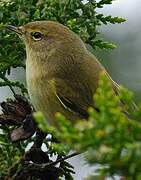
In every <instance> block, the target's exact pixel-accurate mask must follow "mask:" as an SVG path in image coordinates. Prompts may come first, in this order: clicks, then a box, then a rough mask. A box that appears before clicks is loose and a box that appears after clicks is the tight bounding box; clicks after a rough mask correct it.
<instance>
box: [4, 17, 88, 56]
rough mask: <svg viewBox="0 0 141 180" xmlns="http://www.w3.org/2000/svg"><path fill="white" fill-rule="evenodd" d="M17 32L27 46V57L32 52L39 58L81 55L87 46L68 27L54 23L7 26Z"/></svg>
mask: <svg viewBox="0 0 141 180" xmlns="http://www.w3.org/2000/svg"><path fill="white" fill-rule="evenodd" d="M7 27H8V29H10V30H12V31H15V32H16V33H17V34H18V35H19V36H20V37H21V39H23V41H24V43H25V45H26V51H27V55H28V53H30V52H31V51H32V52H33V53H36V54H37V55H38V56H42V54H44V55H45V56H47V55H48V54H49V55H50V54H52V53H55V52H58V53H60V55H61V54H62V55H63V54H64V53H66V54H69V53H70V54H75V53H76V52H77V54H79V52H80V53H81V52H84V49H85V45H84V43H83V42H82V41H81V39H80V38H79V37H78V36H77V35H76V34H75V33H73V32H72V31H71V30H69V28H67V27H66V26H64V25H62V24H60V23H57V22H54V21H35V22H30V23H28V24H26V25H24V26H20V27H14V26H10V25H9V26H7Z"/></svg>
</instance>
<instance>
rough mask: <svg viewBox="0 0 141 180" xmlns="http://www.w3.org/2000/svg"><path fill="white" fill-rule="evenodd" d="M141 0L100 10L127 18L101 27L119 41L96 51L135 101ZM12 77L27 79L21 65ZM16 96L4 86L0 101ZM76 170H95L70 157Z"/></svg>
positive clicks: (79, 175)
mask: <svg viewBox="0 0 141 180" xmlns="http://www.w3.org/2000/svg"><path fill="white" fill-rule="evenodd" d="M140 7H141V1H140V0H115V1H114V2H113V4H112V5H107V6H105V8H103V9H101V10H100V9H99V10H98V11H101V12H102V13H103V14H105V15H112V16H121V17H123V18H125V19H126V20H127V21H126V22H125V23H122V24H119V25H111V24H109V25H108V26H105V25H102V26H101V27H100V29H99V31H100V32H101V36H102V38H103V39H105V40H107V41H111V42H114V43H116V44H117V48H116V49H115V50H112V51H104V50H94V54H95V55H96V56H97V58H98V59H99V61H101V63H102V64H103V65H104V66H105V68H106V69H107V70H108V72H109V73H110V75H111V76H112V78H113V79H114V80H115V81H116V82H117V83H119V84H122V85H124V86H125V87H127V88H128V89H130V90H132V91H133V92H134V94H135V100H136V101H137V102H141V20H140V19H141V11H140ZM10 79H13V80H20V81H21V80H22V81H25V73H24V71H23V70H22V69H21V68H17V69H13V71H12V73H11V75H10ZM10 96H12V94H11V92H10V90H9V89H8V88H0V101H2V100H4V99H5V98H6V97H10ZM70 161H71V162H72V163H73V164H74V166H75V169H76V175H75V178H74V179H75V180H81V179H84V177H86V175H88V174H89V173H90V172H91V171H93V170H92V169H91V168H89V167H88V166H86V165H84V162H83V161H82V158H81V157H78V158H73V159H71V160H70Z"/></svg>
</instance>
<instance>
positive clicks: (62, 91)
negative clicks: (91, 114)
mask: <svg viewBox="0 0 141 180" xmlns="http://www.w3.org/2000/svg"><path fill="white" fill-rule="evenodd" d="M71 82H72V80H71ZM55 95H56V97H57V98H58V100H59V102H60V103H61V105H62V106H63V107H64V108H65V109H66V110H68V111H71V112H74V113H77V114H78V116H80V117H81V118H88V112H87V111H88V107H90V106H93V99H92V98H93V94H92V92H91V91H90V88H89V86H88V85H87V84H86V83H85V84H82V83H79V82H75V81H73V82H72V83H70V82H69V80H64V79H63V80H62V79H57V80H55Z"/></svg>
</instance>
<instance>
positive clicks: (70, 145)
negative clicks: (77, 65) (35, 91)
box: [0, 0, 141, 180]
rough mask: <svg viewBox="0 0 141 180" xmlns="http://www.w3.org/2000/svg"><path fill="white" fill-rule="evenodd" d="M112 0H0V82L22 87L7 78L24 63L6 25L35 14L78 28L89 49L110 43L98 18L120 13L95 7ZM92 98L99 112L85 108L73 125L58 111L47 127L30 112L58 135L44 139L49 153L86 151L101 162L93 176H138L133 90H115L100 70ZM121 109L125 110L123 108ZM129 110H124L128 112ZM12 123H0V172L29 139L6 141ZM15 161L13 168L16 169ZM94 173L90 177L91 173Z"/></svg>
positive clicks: (140, 148) (104, 20) (91, 160)
mask: <svg viewBox="0 0 141 180" xmlns="http://www.w3.org/2000/svg"><path fill="white" fill-rule="evenodd" d="M112 2H113V0H99V1H96V0H88V1H87V2H86V3H84V2H83V1H82V0H1V1H0V79H1V80H0V87H3V86H9V88H10V89H11V91H12V92H13V94H15V87H18V88H20V90H21V93H22V94H23V95H25V93H27V91H26V88H25V87H24V85H23V84H22V83H21V82H18V81H16V82H11V81H10V80H9V79H8V78H7V75H9V74H10V72H11V69H12V68H17V67H23V68H25V63H24V59H25V57H26V56H25V50H24V45H23V44H22V42H21V40H20V39H19V38H17V35H15V34H14V33H12V32H8V31H7V30H6V29H5V25H7V24H11V25H16V26H20V25H23V24H25V23H27V22H31V21H35V20H54V21H58V22H60V23H62V24H64V25H66V26H68V27H69V28H70V29H72V30H73V31H74V32H76V33H77V34H79V36H80V37H81V38H82V39H83V41H84V42H85V43H87V44H89V45H91V46H92V47H93V48H94V49H95V48H97V47H98V48H101V49H113V48H115V47H116V45H115V44H113V43H111V42H108V41H105V40H103V39H102V38H101V37H100V32H99V31H98V30H97V29H98V27H99V26H101V25H102V24H105V25H107V24H108V23H111V24H116V23H122V22H124V21H125V19H123V18H120V17H112V16H111V15H109V16H105V15H103V14H99V13H97V9H98V8H103V7H104V6H105V5H110V4H112ZM94 101H95V104H96V106H97V108H98V109H99V110H100V113H97V112H96V111H95V110H94V109H93V108H91V107H90V108H89V120H88V121H80V122H78V123H77V124H76V125H75V128H74V125H72V124H71V123H70V121H68V120H67V119H66V118H65V117H64V116H63V115H61V114H60V113H57V115H56V116H57V122H58V125H59V130H56V129H55V128H53V127H48V125H47V122H46V120H45V119H44V117H43V116H42V114H41V113H35V117H36V120H37V122H38V124H39V128H40V129H42V130H43V131H44V132H50V133H51V134H52V135H53V137H56V138H57V139H59V140H61V141H62V143H61V144H56V143H51V144H50V145H49V144H48V142H45V143H46V146H47V148H48V149H49V152H50V154H51V155H52V156H53V155H54V154H61V155H64V154H65V153H67V152H69V151H70V150H71V149H74V150H76V151H77V152H85V151H87V153H86V158H85V159H86V162H87V163H88V164H90V165H92V166H93V165H95V164H100V165H101V168H99V170H98V175H97V178H98V177H105V176H114V175H121V176H124V177H126V178H127V179H137V180H140V179H141V173H140V172H141V158H140V155H141V143H140V140H141V135H140V132H141V124H140V117H141V104H139V105H138V106H137V108H136V109H135V107H134V106H133V103H132V101H133V95H132V93H131V92H129V91H128V90H126V89H125V88H123V87H120V89H119V94H118V95H115V93H114V91H113V90H112V87H111V84H110V82H109V80H108V79H107V78H106V76H105V75H104V74H102V75H101V79H100V82H99V88H98V89H97V92H96V94H95V96H94ZM121 102H124V103H123V105H122V106H121ZM124 112H126V113H124ZM127 112H128V115H127ZM12 128H13V127H10V128H9V127H7V126H0V162H1V165H0V178H1V177H3V176H5V175H7V173H8V169H9V168H11V166H14V164H15V163H16V162H17V161H18V160H19V159H20V158H21V157H22V156H23V154H24V152H25V147H26V146H27V144H29V142H30V141H31V140H30V141H29V140H26V141H23V142H20V143H11V141H10V139H9V136H8V135H9V133H10V131H11V129H12ZM61 166H62V168H63V170H65V174H64V176H65V178H66V179H67V180H69V179H72V175H71V173H73V171H72V166H71V165H70V164H67V163H66V161H64V162H62V164H61ZM20 168H21V167H20V166H18V165H17V170H20ZM94 178H96V177H95V176H91V177H89V179H94Z"/></svg>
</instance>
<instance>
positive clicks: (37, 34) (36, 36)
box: [31, 32, 43, 41]
mask: <svg viewBox="0 0 141 180" xmlns="http://www.w3.org/2000/svg"><path fill="white" fill-rule="evenodd" d="M31 36H32V38H33V39H34V40H35V41H39V40H41V39H42V37H43V35H42V34H41V33H40V32H32V33H31Z"/></svg>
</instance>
